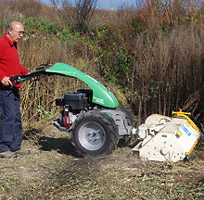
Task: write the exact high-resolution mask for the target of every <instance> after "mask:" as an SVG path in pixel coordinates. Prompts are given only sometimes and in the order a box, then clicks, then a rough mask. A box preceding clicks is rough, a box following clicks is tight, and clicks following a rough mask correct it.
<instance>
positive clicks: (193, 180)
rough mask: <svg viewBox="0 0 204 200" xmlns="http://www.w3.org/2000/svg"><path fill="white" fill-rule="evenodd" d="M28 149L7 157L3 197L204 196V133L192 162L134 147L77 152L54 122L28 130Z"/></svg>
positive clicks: (106, 199)
mask: <svg viewBox="0 0 204 200" xmlns="http://www.w3.org/2000/svg"><path fill="white" fill-rule="evenodd" d="M25 134H26V137H27V140H24V142H23V148H24V149H30V150H31V151H32V153H31V154H30V155H27V156H19V157H18V158H17V159H10V160H9V159H2V164H1V167H0V171H1V177H0V185H1V188H0V191H1V193H0V199H2V200H4V199H5V200H8V199H12V200H13V199H15V200H20V199H23V200H30V199H39V200H41V199H50V200H51V199H53V200H54V199H55V200H59V199H78V200H84V199H90V200H93V199H94V200H111V199H118V200H119V199H120V200H121V199H125V200H126V199H131V200H132V199H135V200H150V199H157V200H159V199H168V200H174V199H175V200H176V199H182V200H184V199H188V200H189V199H192V200H195V199H196V200H200V199H202V198H203V197H204V196H203V194H204V188H203V183H204V175H203V170H204V157H203V151H204V149H203V139H202V141H201V142H200V144H199V146H198V147H197V149H196V151H195V152H194V153H193V154H194V155H192V157H191V161H190V162H179V163H158V162H147V161H141V160H140V159H139V158H137V156H136V155H133V154H132V152H131V149H129V148H122V149H121V148H118V149H117V150H116V151H115V152H114V153H113V154H111V155H108V156H100V157H96V158H92V157H88V156H85V157H82V156H80V155H78V154H77V153H76V152H75V151H74V149H73V148H72V146H71V144H70V140H69V137H67V135H63V134H62V132H59V131H58V130H56V129H55V128H53V127H51V126H50V125H47V126H46V127H45V125H43V126H42V125H41V128H38V129H35V130H32V131H31V130H29V131H27V132H26V133H25Z"/></svg>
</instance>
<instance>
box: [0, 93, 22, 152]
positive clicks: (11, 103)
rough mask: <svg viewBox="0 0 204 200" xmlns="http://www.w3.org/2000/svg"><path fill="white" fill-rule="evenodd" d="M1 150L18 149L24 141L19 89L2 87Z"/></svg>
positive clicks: (0, 115) (0, 110)
mask: <svg viewBox="0 0 204 200" xmlns="http://www.w3.org/2000/svg"><path fill="white" fill-rule="evenodd" d="M0 118H1V119H0V152H5V151H17V150H20V148H21V143H22V124H21V113H20V93H19V91H15V92H14V91H12V90H2V89H0Z"/></svg>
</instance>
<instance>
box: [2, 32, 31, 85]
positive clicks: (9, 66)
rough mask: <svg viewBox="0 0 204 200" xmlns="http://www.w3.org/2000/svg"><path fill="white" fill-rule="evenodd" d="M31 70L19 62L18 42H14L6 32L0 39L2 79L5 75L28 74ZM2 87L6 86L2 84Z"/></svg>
mask: <svg viewBox="0 0 204 200" xmlns="http://www.w3.org/2000/svg"><path fill="white" fill-rule="evenodd" d="M27 73H29V71H28V70H27V69H25V68H24V67H23V66H22V65H21V64H20V62H19V56H18V51H17V48H16V43H13V42H12V41H11V40H9V38H8V37H7V36H6V34H5V35H4V36H3V37H2V38H1V39H0V81H1V80H2V79H3V78H4V77H5V76H8V77H11V76H15V75H21V74H27ZM0 87H1V88H2V87H4V86H3V85H2V84H1V85H0ZM15 88H16V89H19V88H20V84H18V85H15Z"/></svg>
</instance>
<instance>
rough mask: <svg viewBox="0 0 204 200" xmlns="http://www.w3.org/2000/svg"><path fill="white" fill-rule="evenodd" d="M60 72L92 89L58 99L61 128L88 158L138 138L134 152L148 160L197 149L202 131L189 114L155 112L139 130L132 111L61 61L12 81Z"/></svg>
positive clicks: (184, 156) (174, 157)
mask: <svg viewBox="0 0 204 200" xmlns="http://www.w3.org/2000/svg"><path fill="white" fill-rule="evenodd" d="M52 74H59V75H63V76H70V77H74V78H77V79H80V80H81V81H83V82H84V83H85V84H86V85H88V86H89V88H90V89H80V90H77V91H76V92H73V93H67V94H65V95H64V96H63V97H62V98H58V99H56V105H57V106H61V107H62V111H61V114H60V117H59V118H58V119H56V120H54V121H53V125H54V126H56V127H57V128H58V129H59V130H61V131H65V132H70V133H71V136H72V143H73V145H74V146H75V148H76V149H78V150H79V151H80V152H83V153H86V154H89V155H99V154H109V153H111V152H113V151H114V149H115V148H116V147H117V145H118V143H119V142H121V141H123V142H128V141H129V140H130V139H131V137H132V135H135V138H137V139H136V140H137V144H136V146H135V147H134V148H133V152H138V154H139V156H140V157H141V158H142V159H145V160H156V161H172V162H177V161H180V160H184V159H188V158H189V155H190V153H191V152H192V150H193V149H194V147H195V146H196V144H197V142H198V139H199V136H200V132H199V129H198V127H197V126H196V125H195V124H194V122H193V121H192V120H191V119H190V118H189V117H188V115H189V113H184V112H182V111H179V112H174V113H173V114H174V116H173V117H167V116H163V115H156V114H153V115H151V116H149V117H148V118H147V119H146V121H145V123H144V124H142V125H140V126H139V127H138V128H137V127H135V121H134V120H133V118H132V116H131V114H130V112H128V111H127V110H126V109H125V108H124V107H122V106H120V105H119V102H118V100H117V99H116V97H115V96H114V95H113V93H112V92H111V91H110V90H109V89H108V88H106V87H105V86H104V85H102V84H101V83H100V82H98V81H97V80H95V79H94V78H92V77H90V76H88V75H87V74H84V73H83V72H81V71H79V70H78V69H76V68H74V67H72V66H70V65H67V64H63V63H56V64H54V65H53V66H52V67H50V68H47V69H44V68H39V69H36V70H33V71H32V72H31V73H30V74H28V75H20V76H15V77H12V78H11V80H12V81H13V84H16V83H18V82H21V81H24V80H28V79H33V77H37V78H38V77H40V76H41V75H52Z"/></svg>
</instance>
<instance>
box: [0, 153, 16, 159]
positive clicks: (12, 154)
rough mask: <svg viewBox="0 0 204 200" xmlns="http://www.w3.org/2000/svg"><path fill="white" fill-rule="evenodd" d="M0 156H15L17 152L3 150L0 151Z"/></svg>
mask: <svg viewBox="0 0 204 200" xmlns="http://www.w3.org/2000/svg"><path fill="white" fill-rule="evenodd" d="M0 158H17V154H16V153H15V152H11V151H5V152H2V153H0Z"/></svg>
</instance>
